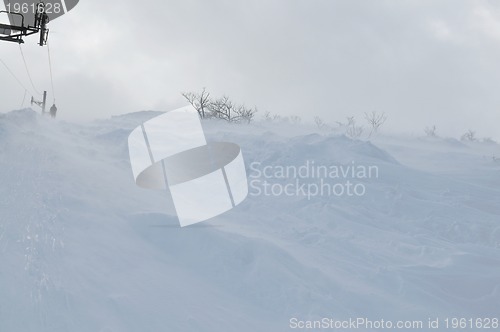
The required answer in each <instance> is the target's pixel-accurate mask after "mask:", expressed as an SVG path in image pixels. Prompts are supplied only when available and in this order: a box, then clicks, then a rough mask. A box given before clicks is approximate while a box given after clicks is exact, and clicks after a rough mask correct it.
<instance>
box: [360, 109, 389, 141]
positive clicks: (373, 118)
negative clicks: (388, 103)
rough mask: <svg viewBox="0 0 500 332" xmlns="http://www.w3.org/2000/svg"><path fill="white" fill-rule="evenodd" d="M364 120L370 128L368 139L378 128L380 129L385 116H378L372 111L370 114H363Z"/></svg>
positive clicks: (383, 114) (385, 118)
mask: <svg viewBox="0 0 500 332" xmlns="http://www.w3.org/2000/svg"><path fill="white" fill-rule="evenodd" d="M365 119H366V121H367V122H368V124H369V125H370V127H371V131H370V135H368V136H369V137H370V136H371V135H372V134H374V133H377V132H378V130H379V129H380V127H382V125H383V124H384V123H385V121H386V120H387V115H385V113H382V114H379V113H377V112H375V111H373V112H371V113H365Z"/></svg>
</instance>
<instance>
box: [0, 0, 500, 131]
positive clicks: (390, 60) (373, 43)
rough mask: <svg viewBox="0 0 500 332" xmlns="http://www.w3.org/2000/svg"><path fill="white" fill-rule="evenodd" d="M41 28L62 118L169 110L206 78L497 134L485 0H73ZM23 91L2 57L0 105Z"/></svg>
mask: <svg viewBox="0 0 500 332" xmlns="http://www.w3.org/2000/svg"><path fill="white" fill-rule="evenodd" d="M2 19H3V17H2ZM49 28H50V29H51V33H50V36H49V43H50V51H51V55H52V64H53V72H54V85H55V89H54V90H55V93H54V95H55V97H56V102H57V104H58V107H59V109H60V113H59V115H60V118H61V119H65V120H71V121H76V120H90V119H95V118H106V117H109V116H111V115H115V114H121V113H128V112H134V111H139V110H146V109H154V110H163V111H167V110H169V109H172V108H175V107H180V106H183V105H184V104H185V102H184V100H183V98H182V97H181V95H180V93H181V92H183V91H198V90H201V88H203V87H206V88H207V89H208V90H209V91H211V92H212V95H214V96H220V95H222V94H227V95H228V96H230V97H231V98H232V99H233V100H234V101H236V102H241V103H245V104H247V105H248V106H257V107H258V108H259V110H260V112H261V113H264V112H265V111H269V112H271V113H276V114H281V115H299V116H301V117H302V118H303V119H304V121H312V119H313V118H314V116H320V117H322V118H323V119H324V120H325V121H327V122H331V123H334V122H335V121H343V120H344V119H345V117H346V116H351V115H352V116H356V118H357V119H358V121H360V122H362V121H363V113H364V112H371V111H378V112H385V113H386V114H387V115H388V121H387V123H386V130H388V131H399V132H408V133H413V134H418V135H420V134H423V129H424V128H425V127H426V126H430V125H434V124H435V125H436V126H437V129H438V133H439V134H442V135H446V136H454V137H457V136H460V135H461V134H462V133H463V132H465V131H466V130H468V129H473V130H476V131H477V132H478V134H479V136H490V137H494V138H495V139H497V140H500V131H499V129H498V128H499V124H500V93H498V91H497V90H498V89H499V88H500V61H499V59H500V5H499V4H498V2H494V1H472V0H471V1H457V0H447V1H444V0H419V1H416V0H406V1H400V0H392V1H383V0H377V1H371V0H364V1H358V0H354V1H353V0H343V1H339V0H329V1H325V0H301V1H298V0H271V1H269V0H267V1H263V0H253V1H240V0H226V1H223V0H213V1H206V0H205V1H202V0H182V1H171V0H167V1H164V0H162V1H159V0H145V1H137V2H134V1H130V0H121V1H118V0H109V1H89V0H81V1H80V4H79V5H78V6H77V7H76V8H75V9H74V10H73V11H71V12H70V13H68V14H66V15H64V16H62V17H60V18H59V19H57V20H55V21H53V22H51V23H50V24H49ZM36 42H37V38H36V37H28V38H26V44H25V45H23V46H22V47H23V51H24V53H25V55H26V59H27V62H28V66H29V67H30V72H31V74H32V77H33V81H34V84H35V87H36V88H37V89H38V90H39V91H42V90H44V89H46V90H48V91H49V95H50V96H49V100H50V101H52V98H53V97H52V92H51V90H52V89H51V86H50V78H49V69H48V60H47V48H41V47H39V46H37V45H36ZM0 58H1V59H2V60H3V61H5V62H6V63H7V64H8V65H9V66H10V67H11V69H12V70H13V71H14V73H15V74H16V75H17V76H18V77H19V78H20V79H21V81H22V83H23V84H24V85H25V86H26V87H27V88H29V89H30V90H32V91H33V90H34V89H33V88H32V87H31V84H30V82H29V80H28V78H27V76H26V72H25V70H24V65H23V62H22V58H21V56H20V52H19V47H18V45H16V44H13V43H5V42H3V43H0ZM23 95H24V89H23V88H22V87H20V86H19V84H18V83H17V82H16V81H15V80H14V79H13V78H12V77H11V76H10V75H9V73H8V72H7V71H6V70H5V68H4V67H3V66H2V65H1V64H0V112H7V111H10V110H12V109H17V108H19V107H20V105H21V102H22V99H23ZM35 96H36V93H35ZM29 97H30V96H28V97H27V98H26V99H27V100H28V99H29ZM25 105H27V104H26V103H25Z"/></svg>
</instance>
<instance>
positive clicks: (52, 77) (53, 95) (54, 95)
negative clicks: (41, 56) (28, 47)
mask: <svg viewBox="0 0 500 332" xmlns="http://www.w3.org/2000/svg"><path fill="white" fill-rule="evenodd" d="M47 54H48V56H49V71H50V84H51V85H52V97H53V98H54V104H55V103H56V90H55V89H54V76H53V75H52V58H51V56H50V45H49V42H48V41H47Z"/></svg>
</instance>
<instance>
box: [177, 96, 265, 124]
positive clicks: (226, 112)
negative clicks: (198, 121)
mask: <svg viewBox="0 0 500 332" xmlns="http://www.w3.org/2000/svg"><path fill="white" fill-rule="evenodd" d="M182 96H183V97H184V98H185V99H186V100H187V101H188V102H189V103H190V104H191V105H192V106H193V107H194V108H195V109H196V110H197V111H198V114H199V115H200V118H202V119H203V118H208V117H214V118H219V119H223V120H226V121H228V122H247V123H250V122H251V121H252V120H253V119H254V117H255V113H257V108H256V107H255V108H248V107H246V106H245V105H235V104H234V103H233V102H232V101H231V100H230V99H229V97H227V96H223V97H221V98H218V99H215V100H213V99H212V98H211V97H210V93H209V92H208V91H207V90H206V89H205V88H203V90H202V91H201V93H193V92H186V93H183V94H182Z"/></svg>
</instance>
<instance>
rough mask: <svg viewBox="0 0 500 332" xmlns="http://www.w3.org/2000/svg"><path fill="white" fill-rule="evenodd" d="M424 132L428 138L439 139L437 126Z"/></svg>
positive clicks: (427, 128)
mask: <svg viewBox="0 0 500 332" xmlns="http://www.w3.org/2000/svg"><path fill="white" fill-rule="evenodd" d="M424 131H425V135H427V137H437V133H436V126H432V127H426V128H425V130H424Z"/></svg>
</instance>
